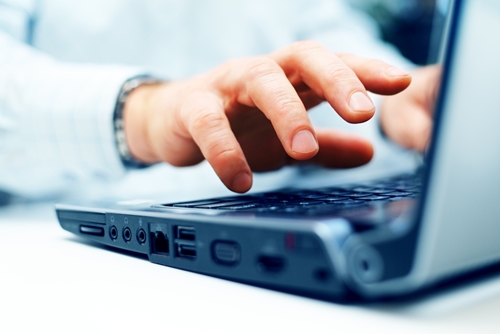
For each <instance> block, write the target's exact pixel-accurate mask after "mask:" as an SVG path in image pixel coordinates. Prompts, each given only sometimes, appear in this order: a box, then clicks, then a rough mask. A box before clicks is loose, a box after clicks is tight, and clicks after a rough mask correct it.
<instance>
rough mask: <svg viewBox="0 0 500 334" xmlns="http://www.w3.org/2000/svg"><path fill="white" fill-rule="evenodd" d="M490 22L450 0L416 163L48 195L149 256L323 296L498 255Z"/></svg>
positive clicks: (74, 218)
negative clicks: (365, 177)
mask: <svg viewBox="0 0 500 334" xmlns="http://www.w3.org/2000/svg"><path fill="white" fill-rule="evenodd" d="M498 31H500V2H497V1H493V0H459V1H456V2H455V5H454V8H453V10H452V11H451V13H450V24H449V34H448V41H447V51H446V55H445V57H444V58H445V59H444V64H443V67H444V68H443V77H442V83H441V89H440V96H439V98H438V103H437V106H436V110H435V114H434V115H435V116H434V117H435V121H434V131H433V138H432V143H431V146H430V149H429V151H428V156H427V160H426V165H425V166H421V167H419V168H418V169H417V170H415V171H414V173H409V174H405V175H394V176H392V177H388V178H384V179H378V180H372V181H367V182H363V183H360V184H347V185H344V186H338V185H337V186H323V187H321V188H314V189H296V188H286V189H279V190H276V191H273V192H266V193H258V194H249V195H239V196H231V197H223V198H208V199H201V200H197V201H189V202H177V203H162V202H159V203H150V202H147V203H142V204H141V203H138V202H133V201H132V202H120V203H107V204H97V205H96V204H91V205H72V204H58V205H57V206H56V211H57V217H58V219H59V222H60V224H61V226H62V228H64V229H66V230H68V231H70V232H72V233H75V234H77V235H79V236H81V237H83V238H87V239H91V240H93V241H95V242H98V243H102V244H105V245H108V246H112V247H116V248H120V249H125V250H128V251H132V252H137V253H141V254H144V255H145V256H147V257H148V259H149V260H150V261H151V262H154V263H157V264H161V265H166V266H170V267H175V268H180V269H184V270H189V271H192V272H195V273H199V274H206V275H211V276H216V277H220V278H224V279H229V280H234V281H239V282H245V283H249V284H253V285H259V286H265V287H269V288H274V289H279V290H285V291H290V292H292V293H299V294H307V295H311V296H318V297H321V298H333V299H342V298H345V297H346V296H348V295H352V294H355V295H357V296H360V297H361V298H367V299H372V298H381V297H387V296H399V295H404V294H408V293H411V292H414V291H416V290H419V289H422V288H424V287H427V286H430V285H433V284H436V283H438V282H441V281H443V280H446V279H449V278H452V277H456V276H457V275H462V274H464V273H467V272H470V271H473V270H477V269H479V268H483V267H486V266H489V265H493V264H496V263H498V262H499V261H500V210H499V204H500V176H499V175H498V174H497V173H498V172H499V171H500V130H499V124H500V107H499V105H500V103H498V102H497V101H500V100H499V99H498V94H499V93H498V89H497V86H498V78H500V65H499V62H498V60H499V59H500V39H499V38H497V36H496V33H497V32H498ZM324 184H329V182H328V180H325V182H324ZM330 184H331V183H330Z"/></svg>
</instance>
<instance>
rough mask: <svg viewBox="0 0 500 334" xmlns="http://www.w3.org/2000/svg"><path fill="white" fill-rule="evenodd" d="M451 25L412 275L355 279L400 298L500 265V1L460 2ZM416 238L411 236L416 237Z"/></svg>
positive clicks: (370, 290)
mask: <svg viewBox="0 0 500 334" xmlns="http://www.w3.org/2000/svg"><path fill="white" fill-rule="evenodd" d="M451 15H452V19H451V25H450V31H449V36H448V41H447V52H446V55H445V61H444V64H443V75H442V82H441V89H440V94H439V98H438V101H437V104H436V109H435V117H434V119H435V124H434V129H433V138H432V145H431V147H430V149H429V153H428V166H427V173H426V175H425V179H426V180H425V181H426V182H425V187H424V189H423V197H422V199H421V202H420V206H421V209H420V210H418V211H419V217H417V222H418V223H417V224H416V225H415V229H414V230H413V232H412V233H410V234H409V236H410V237H409V238H408V243H410V245H407V246H406V247H411V243H413V244H414V245H415V247H416V248H415V252H414V254H415V257H414V261H413V266H412V269H411V271H410V273H409V275H407V276H405V277H401V278H397V279H394V280H388V281H383V282H368V283H367V282H362V281H359V280H358V281H357V282H356V285H357V287H358V288H359V289H361V291H362V293H364V294H366V295H379V294H386V293H390V294H394V293H397V292H398V291H400V292H403V291H408V290H413V289H415V288H417V287H419V286H422V285H424V284H429V283H431V282H434V281H436V280H440V279H443V278H446V277H450V276H454V275H456V274H459V273H462V272H466V271H470V270H474V269H476V268H479V267H482V266H486V265H489V264H493V263H496V262H498V261H499V260H500V242H499V240H500V212H499V209H498V203H499V199H500V176H498V175H497V171H499V170H500V144H499V142H500V140H499V139H500V134H499V133H500V132H499V130H498V124H500V110H499V106H498V102H497V101H498V89H497V83H496V82H497V80H498V78H499V77H500V66H499V65H498V60H499V59H500V39H498V38H496V37H494V36H493V34H495V33H496V32H498V31H500V2H498V1H494V0H457V1H456V2H455V4H454V9H453V11H452V13H451ZM412 236H413V237H412Z"/></svg>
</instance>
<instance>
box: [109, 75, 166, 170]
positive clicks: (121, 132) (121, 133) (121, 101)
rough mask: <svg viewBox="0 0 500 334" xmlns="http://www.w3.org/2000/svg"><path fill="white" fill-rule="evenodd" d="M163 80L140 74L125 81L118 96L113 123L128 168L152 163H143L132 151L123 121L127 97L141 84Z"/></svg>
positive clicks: (121, 155) (121, 153)
mask: <svg viewBox="0 0 500 334" xmlns="http://www.w3.org/2000/svg"><path fill="white" fill-rule="evenodd" d="M161 82H164V81H163V80H160V79H158V78H155V77H152V76H150V75H139V76H136V77H133V78H130V79H128V80H127V81H125V83H124V84H123V85H122V88H121V90H120V93H119V94H118V98H117V100H116V105H115V111H114V114H113V124H114V128H115V142H116V147H117V149H118V152H119V154H120V158H121V160H122V163H123V165H124V166H125V167H126V168H130V169H137V168H145V167H149V166H151V165H152V164H146V163H143V162H141V161H139V160H137V159H135V158H134V157H133V156H132V154H131V153H130V149H129V147H128V144H127V137H126V135H125V128H124V122H123V108H124V106H125V102H126V101H127V97H128V96H129V94H130V93H131V92H132V91H133V90H134V89H136V88H137V87H139V86H141V85H148V84H155V83H161Z"/></svg>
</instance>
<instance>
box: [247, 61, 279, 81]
mask: <svg viewBox="0 0 500 334" xmlns="http://www.w3.org/2000/svg"><path fill="white" fill-rule="evenodd" d="M278 68H279V66H278V64H277V63H276V62H275V61H274V60H272V59H270V58H266V57H258V58H254V59H252V60H251V61H249V64H248V69H247V76H248V80H249V81H255V80H259V79H261V78H263V77H264V78H265V77H267V76H269V74H272V73H276V72H277V71H278Z"/></svg>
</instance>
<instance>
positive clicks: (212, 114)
mask: <svg viewBox="0 0 500 334" xmlns="http://www.w3.org/2000/svg"><path fill="white" fill-rule="evenodd" d="M225 121H226V120H225V118H224V116H223V115H222V114H221V113H218V112H216V111H212V110H207V109H201V110H199V111H198V112H195V113H194V115H193V116H192V120H191V132H200V131H203V132H205V131H208V132H212V131H216V130H217V128H220V127H221V124H223V123H224V122H225Z"/></svg>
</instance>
